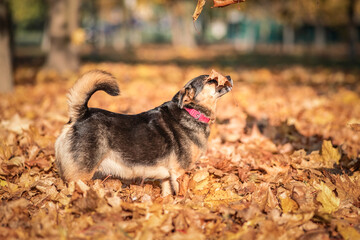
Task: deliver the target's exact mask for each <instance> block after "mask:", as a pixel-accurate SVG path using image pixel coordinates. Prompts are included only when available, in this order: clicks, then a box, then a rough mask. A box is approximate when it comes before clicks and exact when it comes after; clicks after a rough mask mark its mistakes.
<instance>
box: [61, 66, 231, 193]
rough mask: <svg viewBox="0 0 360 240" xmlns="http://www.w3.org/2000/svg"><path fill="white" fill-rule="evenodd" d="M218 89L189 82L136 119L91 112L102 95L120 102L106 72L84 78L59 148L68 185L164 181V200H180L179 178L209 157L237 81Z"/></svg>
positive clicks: (72, 96) (72, 98) (73, 92)
mask: <svg viewBox="0 0 360 240" xmlns="http://www.w3.org/2000/svg"><path fill="white" fill-rule="evenodd" d="M226 81H227V84H226V85H219V83H218V81H217V80H216V79H209V75H201V76H198V77H196V78H194V79H192V80H190V81H189V82H188V83H187V84H186V85H185V86H184V87H183V88H182V89H181V90H180V91H179V92H177V93H176V94H175V96H174V97H173V98H172V100H171V101H168V102H165V103H163V104H162V105H160V106H158V107H156V108H154V109H152V110H149V111H146V112H143V113H139V114H135V115H125V114H119V113H114V112H109V111H106V110H103V109H98V108H88V106H87V103H88V101H89V99H90V97H91V96H92V95H93V94H94V93H95V92H96V91H99V90H102V91H105V92H106V93H108V94H110V95H112V96H117V95H119V93H120V90H119V87H118V85H117V82H116V79H115V78H114V77H113V76H112V75H111V74H110V73H107V72H104V71H100V70H93V71H90V72H88V73H86V74H84V75H83V76H82V77H81V78H80V79H79V80H78V81H77V82H76V83H75V84H74V86H73V87H72V88H71V89H70V92H69V94H68V105H69V118H70V120H69V122H68V123H67V124H66V125H65V126H64V127H63V129H62V131H61V134H60V136H59V137H58V138H57V140H56V143H55V158H56V165H57V167H58V170H59V173H60V176H61V177H62V179H64V180H65V181H73V180H74V181H75V180H79V179H80V180H91V179H93V178H94V176H103V177H104V176H109V175H111V176H113V177H117V178H122V179H135V178H142V179H145V178H152V179H159V180H161V188H162V196H166V195H169V194H177V193H178V191H179V183H178V182H177V178H178V177H179V176H181V175H182V174H184V173H185V171H186V170H188V169H190V168H191V167H192V166H193V165H194V163H195V162H196V160H198V159H199V158H200V156H201V155H202V154H203V153H204V152H205V150H206V148H207V140H208V137H209V134H210V127H209V123H211V121H213V120H214V119H215V109H216V102H217V100H218V99H219V98H220V97H221V96H223V95H225V94H226V93H228V92H229V91H231V89H232V86H233V81H232V80H231V78H230V76H227V77H226Z"/></svg>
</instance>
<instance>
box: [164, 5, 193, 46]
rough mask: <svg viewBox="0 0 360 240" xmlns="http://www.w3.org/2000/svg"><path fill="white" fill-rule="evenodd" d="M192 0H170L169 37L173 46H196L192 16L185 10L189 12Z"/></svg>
mask: <svg viewBox="0 0 360 240" xmlns="http://www.w3.org/2000/svg"><path fill="white" fill-rule="evenodd" d="M192 8H193V2H189V1H171V2H170V11H171V34H172V36H171V39H172V44H173V45H174V46H175V47H179V46H180V47H188V48H193V47H195V46H196V41H195V28H194V24H193V22H192V18H191V17H188V16H187V14H186V12H187V11H188V12H191V11H192Z"/></svg>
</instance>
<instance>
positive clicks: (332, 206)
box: [314, 182, 340, 213]
mask: <svg viewBox="0 0 360 240" xmlns="http://www.w3.org/2000/svg"><path fill="white" fill-rule="evenodd" d="M314 187H315V188H316V189H317V190H320V192H319V193H318V194H317V196H316V200H317V201H319V202H320V203H321V204H322V208H321V209H320V211H322V212H325V213H332V212H335V211H336V210H338V209H339V205H340V198H338V197H336V195H335V193H334V192H333V191H332V190H331V189H330V188H329V187H328V186H327V185H326V184H325V183H323V182H320V184H314Z"/></svg>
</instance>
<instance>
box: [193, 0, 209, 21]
mask: <svg viewBox="0 0 360 240" xmlns="http://www.w3.org/2000/svg"><path fill="white" fill-rule="evenodd" d="M205 3H206V0H198V2H197V4H196V8H195V11H194V14H193V17H192V18H193V21H196V20H197V19H198V18H199V16H200V13H201V11H202V10H203V8H204V5H205Z"/></svg>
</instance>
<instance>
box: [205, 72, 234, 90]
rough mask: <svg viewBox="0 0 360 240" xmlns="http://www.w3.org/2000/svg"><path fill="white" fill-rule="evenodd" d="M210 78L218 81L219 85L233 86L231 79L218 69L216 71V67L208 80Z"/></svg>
mask: <svg viewBox="0 0 360 240" xmlns="http://www.w3.org/2000/svg"><path fill="white" fill-rule="evenodd" d="M210 80H215V81H217V83H218V86H229V87H231V83H230V82H229V80H228V79H227V78H226V77H224V76H223V75H221V74H220V73H218V72H217V71H215V70H214V69H212V70H211V73H210V75H209V77H208V78H207V79H206V81H207V82H208V81H210Z"/></svg>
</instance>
